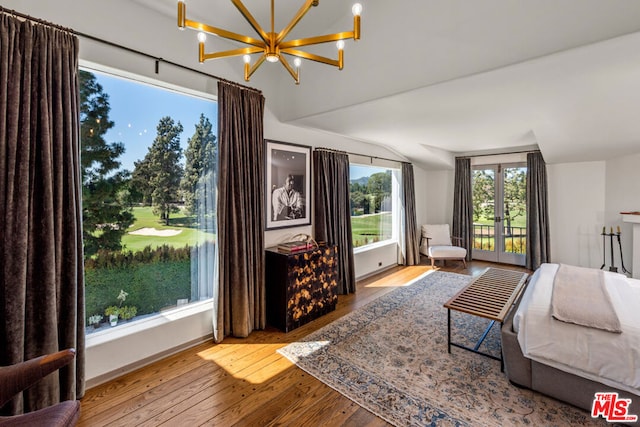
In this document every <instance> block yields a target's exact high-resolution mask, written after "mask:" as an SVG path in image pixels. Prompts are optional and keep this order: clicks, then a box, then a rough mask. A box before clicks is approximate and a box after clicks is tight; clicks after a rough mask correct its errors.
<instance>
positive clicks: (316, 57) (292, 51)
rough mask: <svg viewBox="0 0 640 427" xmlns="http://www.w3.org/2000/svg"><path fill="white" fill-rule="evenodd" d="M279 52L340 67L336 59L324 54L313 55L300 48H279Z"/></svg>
mask: <svg viewBox="0 0 640 427" xmlns="http://www.w3.org/2000/svg"><path fill="white" fill-rule="evenodd" d="M280 52H282V53H286V54H288V55H293V56H297V57H298V58H304V59H309V60H311V61H316V62H321V63H323V64H327V65H333V66H334V67H338V68H341V66H340V62H339V61H338V60H337V59H331V58H327V57H324V56H320V55H315V54H313V53H309V52H304V51H302V50H295V49H287V50H280Z"/></svg>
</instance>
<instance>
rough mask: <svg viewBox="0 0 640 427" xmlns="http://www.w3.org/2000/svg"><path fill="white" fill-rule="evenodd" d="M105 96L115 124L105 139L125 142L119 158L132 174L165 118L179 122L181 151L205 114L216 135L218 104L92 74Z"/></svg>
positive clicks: (111, 118) (162, 89)
mask: <svg viewBox="0 0 640 427" xmlns="http://www.w3.org/2000/svg"><path fill="white" fill-rule="evenodd" d="M93 73H94V74H95V76H96V78H97V81H98V83H100V84H101V85H102V89H103V91H104V92H105V93H107V94H109V105H110V106H111V111H110V112H109V119H110V120H111V121H113V122H114V123H115V125H114V126H113V128H111V129H110V130H109V131H108V132H107V133H106V135H105V140H106V141H107V142H108V143H112V142H122V143H124V145H125V148H126V151H125V153H124V154H123V155H122V156H121V157H120V159H119V160H120V162H121V163H122V168H124V169H128V170H129V171H130V172H133V162H134V161H135V160H140V159H142V158H144V156H145V154H147V151H148V149H149V146H151V144H152V143H153V140H154V138H155V137H156V135H157V130H156V127H157V126H158V122H159V121H160V119H161V118H162V117H164V116H170V117H171V118H172V119H173V120H174V121H176V122H180V123H181V124H182V127H183V128H184V130H183V132H182V134H181V135H180V144H181V145H182V148H183V149H185V148H186V147H187V140H188V139H189V138H190V137H191V136H192V135H193V133H194V131H195V125H196V124H197V123H198V121H199V119H200V114H201V113H204V115H205V117H207V118H208V119H209V121H210V122H211V124H212V125H213V132H214V133H215V134H216V135H217V126H218V119H217V116H218V104H217V103H216V102H213V101H211V100H207V99H204V98H199V97H196V96H191V95H187V94H182V93H177V92H174V91H171V90H168V89H164V88H160V87H157V86H152V85H148V84H144V83H139V82H134V81H131V80H126V79H122V78H118V77H113V76H110V75H108V74H102V73H98V72H93Z"/></svg>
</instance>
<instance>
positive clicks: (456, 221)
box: [451, 157, 473, 261]
mask: <svg viewBox="0 0 640 427" xmlns="http://www.w3.org/2000/svg"><path fill="white" fill-rule="evenodd" d="M471 185H472V183H471V159H470V158H468V157H467V158H456V167H455V177H454V180H453V227H452V231H451V234H452V235H454V236H456V237H460V238H461V239H462V247H464V248H466V249H467V261H471V258H472V253H471V252H472V250H473V198H472V191H471Z"/></svg>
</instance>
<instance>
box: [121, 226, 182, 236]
mask: <svg viewBox="0 0 640 427" xmlns="http://www.w3.org/2000/svg"><path fill="white" fill-rule="evenodd" d="M180 233H182V230H158V229H157V228H141V229H139V230H136V231H130V232H129V234H137V235H139V236H162V237H171V236H177V235H178V234H180Z"/></svg>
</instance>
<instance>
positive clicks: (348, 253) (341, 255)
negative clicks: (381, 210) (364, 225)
mask: <svg viewBox="0 0 640 427" xmlns="http://www.w3.org/2000/svg"><path fill="white" fill-rule="evenodd" d="M313 175H314V179H313V188H314V206H313V208H314V224H315V235H316V240H317V241H319V242H320V241H324V242H328V243H333V244H335V245H337V246H338V257H337V258H338V278H339V283H338V293H339V294H348V293H352V292H355V291H356V274H355V268H354V262H353V240H352V236H351V211H350V209H349V205H350V203H349V156H348V155H347V154H346V153H341V152H335V151H330V150H324V149H317V150H314V151H313Z"/></svg>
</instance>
